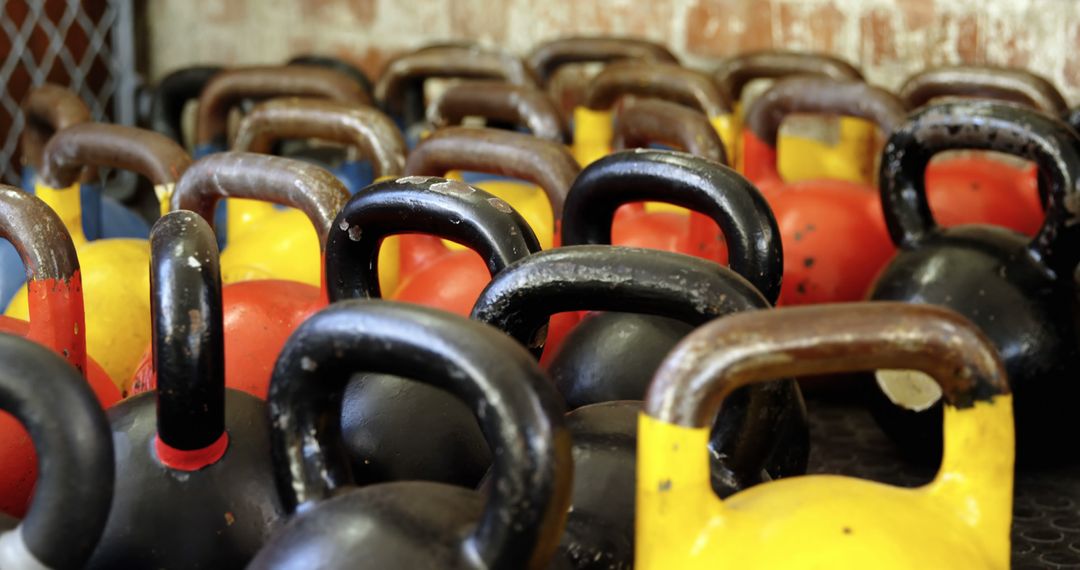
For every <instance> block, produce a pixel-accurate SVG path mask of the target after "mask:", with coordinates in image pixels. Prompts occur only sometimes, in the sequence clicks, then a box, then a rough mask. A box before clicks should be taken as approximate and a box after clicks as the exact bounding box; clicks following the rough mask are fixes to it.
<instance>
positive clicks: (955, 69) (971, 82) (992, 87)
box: [899, 65, 1068, 116]
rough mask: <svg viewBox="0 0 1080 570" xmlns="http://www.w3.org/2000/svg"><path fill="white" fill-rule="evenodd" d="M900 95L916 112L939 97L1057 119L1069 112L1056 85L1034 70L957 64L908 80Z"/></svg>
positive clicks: (914, 76)
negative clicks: (998, 104) (993, 102)
mask: <svg viewBox="0 0 1080 570" xmlns="http://www.w3.org/2000/svg"><path fill="white" fill-rule="evenodd" d="M899 95H900V98H901V99H903V100H904V101H905V102H906V103H907V105H908V107H909V108H912V109H914V108H915V107H921V106H923V105H925V104H927V103H929V102H930V101H931V100H932V99H935V98H937V97H948V96H955V97H979V98H985V99H997V100H1001V101H1012V102H1014V103H1021V104H1024V105H1029V106H1031V107H1034V108H1036V109H1039V110H1041V111H1045V112H1047V113H1051V114H1053V115H1056V116H1060V115H1062V114H1064V113H1065V111H1067V110H1068V104H1067V103H1066V102H1065V99H1064V97H1062V96H1061V92H1059V91H1058V90H1057V88H1056V87H1054V84H1053V83H1050V82H1049V81H1047V80H1046V79H1045V78H1044V77H1042V76H1039V75H1036V74H1034V73H1031V72H1030V71H1027V70H1024V69H1017V68H1010V67H992V66H976V65H956V66H948V67H937V68H934V69H928V70H926V71H923V72H921V73H917V74H915V75H913V76H911V77H910V78H909V79H908V80H907V81H905V82H904V85H903V86H901V87H900V92H899Z"/></svg>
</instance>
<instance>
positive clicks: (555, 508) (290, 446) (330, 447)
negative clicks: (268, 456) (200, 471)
mask: <svg viewBox="0 0 1080 570" xmlns="http://www.w3.org/2000/svg"><path fill="white" fill-rule="evenodd" d="M358 372H370V373H376V374H392V375H397V376H405V377H408V378H413V379H415V380H418V381H421V382H425V383H428V384H431V385H433V386H437V387H439V388H442V389H445V390H448V391H449V392H451V393H453V394H454V395H455V396H457V397H458V398H460V399H461V400H462V401H464V402H465V403H466V404H467V405H468V406H469V407H470V408H471V409H472V411H473V413H474V414H475V415H476V417H477V420H478V421H479V423H480V426H481V429H482V430H483V432H484V435H485V437H486V439H487V441H488V444H489V445H490V446H491V448H492V451H493V456H494V458H495V459H494V464H493V466H492V473H491V481H492V485H491V493H490V495H489V497H488V499H487V502H486V504H485V507H484V511H483V513H482V514H481V517H480V521H479V524H478V525H477V526H476V527H475V529H474V530H472V531H471V532H470V533H469V534H468V535H467V536H466V537H464V538H465V540H466V541H467V542H469V543H471V544H469V545H468V547H469V548H471V549H473V551H474V552H475V553H476V555H477V557H478V558H479V559H480V562H482V563H483V565H484V566H485V567H489V568H526V567H534V566H535V561H537V560H544V559H546V557H549V556H550V555H551V553H552V552H553V551H554V549H555V546H556V544H557V543H558V540H559V536H560V535H561V534H562V528H563V523H564V520H565V517H566V511H567V508H568V506H569V499H570V484H571V480H572V460H571V456H570V436H569V434H568V432H567V430H566V427H565V425H564V419H563V413H564V410H563V408H562V405H561V403H560V401H559V397H558V395H557V394H556V393H555V391H554V388H553V387H552V385H551V381H550V380H549V379H548V378H547V377H546V376H545V375H544V373H543V372H542V371H541V370H540V369H539V367H538V365H537V364H536V362H535V361H534V360H533V359H532V358H531V357H530V356H529V354H528V353H527V352H526V351H525V350H523V349H522V348H521V347H520V346H518V345H517V344H516V343H514V341H513V340H511V339H510V338H507V337H506V336H505V335H503V334H502V333H500V332H499V331H497V330H495V329H493V328H491V327H488V326H486V325H483V324H480V323H476V322H473V321H468V320H466V319H463V318H461V317H457V316H454V315H451V314H448V313H444V312H441V311H435V310H432V309H427V308H423V307H418V306H415V305H407V304H399V303H391V302H383V301H372V300H352V301H343V302H340V303H335V304H333V305H331V306H330V307H327V308H326V309H323V310H322V311H320V312H318V313H316V314H315V315H314V316H312V317H311V318H309V319H308V320H307V321H306V322H304V323H303V324H302V325H300V327H299V328H298V329H297V330H296V332H294V333H293V334H292V336H291V337H290V338H289V340H288V342H287V343H286V344H285V347H284V348H283V349H282V352H281V355H280V356H279V357H278V361H277V365H276V366H275V368H274V374H273V377H272V378H271V381H270V395H269V398H268V402H269V406H270V417H271V424H272V426H273V431H272V432H271V438H272V439H271V442H272V446H273V449H272V451H273V455H274V465H275V473H276V476H277V482H278V488H279V490H280V492H281V496H282V500H283V502H284V503H285V505H286V508H288V509H289V510H291V511H294V510H295V509H296V508H297V507H298V506H300V505H304V504H306V503H309V502H312V501H318V500H321V499H325V498H328V497H329V496H330V495H331V494H332V493H333V491H334V490H335V488H337V487H340V486H341V485H344V484H347V483H348V482H349V465H348V462H347V460H346V459H345V457H343V456H342V454H341V453H340V452H339V451H338V450H339V449H340V441H338V439H339V434H338V430H337V426H338V424H339V423H340V422H339V418H340V416H341V397H342V394H343V393H344V392H345V386H346V383H347V382H348V381H349V379H350V378H351V377H352V376H353V375H354V374H355V373H358ZM418 437H424V436H423V435H422V434H418Z"/></svg>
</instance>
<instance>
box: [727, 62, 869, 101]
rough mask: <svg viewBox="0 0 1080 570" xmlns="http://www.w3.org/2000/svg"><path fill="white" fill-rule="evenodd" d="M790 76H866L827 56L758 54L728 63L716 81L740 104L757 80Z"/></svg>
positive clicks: (838, 77)
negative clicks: (753, 82)
mask: <svg viewBox="0 0 1080 570" xmlns="http://www.w3.org/2000/svg"><path fill="white" fill-rule="evenodd" d="M787 75H815V76H819V77H831V78H833V79H853V80H861V79H862V73H860V72H859V70H858V69H856V68H855V66H853V65H851V64H850V63H848V62H846V61H844V60H842V59H840V58H837V57H833V56H831V55H826V54H823V53H804V52H793V51H780V50H768V51H756V52H750V53H746V54H742V55H738V56H735V57H732V58H729V59H726V60H724V62H723V63H721V64H720V66H719V67H717V68H716V70H715V71H714V72H713V79H714V80H715V81H716V84H717V86H718V87H719V89H720V90H721V91H722V92H723V93H724V94H725V96H726V97H727V98H728V100H729V101H738V100H739V99H740V98H741V97H742V91H743V88H745V87H746V85H747V84H748V83H750V82H751V81H753V80H755V79H775V78H779V77H784V76H787Z"/></svg>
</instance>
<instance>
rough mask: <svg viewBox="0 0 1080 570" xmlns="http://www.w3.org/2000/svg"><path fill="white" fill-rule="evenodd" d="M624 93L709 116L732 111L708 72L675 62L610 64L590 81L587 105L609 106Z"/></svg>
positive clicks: (730, 102)
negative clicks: (653, 99) (671, 102)
mask: <svg viewBox="0 0 1080 570" xmlns="http://www.w3.org/2000/svg"><path fill="white" fill-rule="evenodd" d="M625 95H636V96H639V97H655V98H657V99H664V100H667V101H674V102H676V103H681V104H683V105H686V106H687V107H691V108H693V109H697V110H699V111H701V112H702V113H705V114H706V115H708V116H709V117H718V116H720V115H724V114H726V113H730V112H731V109H732V101H733V99H729V98H727V97H726V96H725V94H724V93H723V92H722V91H720V90H719V89H717V87H716V84H715V83H713V80H712V79H711V78H710V77H709V76H708V74H706V73H703V72H700V71H695V70H693V69H689V68H686V67H682V66H680V65H678V64H675V63H640V62H634V61H627V62H615V63H612V64H610V65H608V66H607V67H605V68H604V70H603V71H601V72H600V73H599V74H598V75H597V76H596V77H594V78H593V79H592V81H591V82H589V90H588V92H587V93H586V95H585V106H586V107H588V108H590V109H597V110H600V109H610V108H611V107H613V106H614V105H615V103H617V102H618V100H619V98H620V97H623V96H625Z"/></svg>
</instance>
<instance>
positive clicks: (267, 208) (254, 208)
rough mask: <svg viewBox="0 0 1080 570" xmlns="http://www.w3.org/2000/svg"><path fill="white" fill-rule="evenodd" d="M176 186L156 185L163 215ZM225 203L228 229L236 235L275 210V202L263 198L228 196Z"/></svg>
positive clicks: (167, 211) (166, 211)
mask: <svg viewBox="0 0 1080 570" xmlns="http://www.w3.org/2000/svg"><path fill="white" fill-rule="evenodd" d="M175 186H176V185H175V184H159V185H157V186H154V193H155V194H156V195H157V198H158V204H159V206H160V208H161V215H162V216H164V215H165V214H168V213H169V209H170V201H171V200H172V193H173V188H174V187H175ZM225 203H226V206H225V220H226V221H225V223H226V225H227V229H226V231H228V232H229V233H230V234H231V235H234V236H236V235H240V234H242V233H245V232H246V231H247V230H248V229H250V228H251V226H252V224H253V223H254V222H255V221H256V220H258V219H261V218H262V217H263V216H266V215H268V214H272V213H274V212H275V208H274V205H273V204H271V203H269V202H263V201H261V200H248V199H245V198H227V199H226V200H225Z"/></svg>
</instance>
